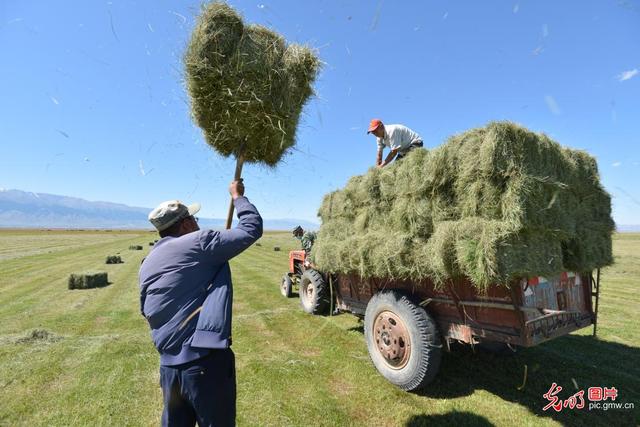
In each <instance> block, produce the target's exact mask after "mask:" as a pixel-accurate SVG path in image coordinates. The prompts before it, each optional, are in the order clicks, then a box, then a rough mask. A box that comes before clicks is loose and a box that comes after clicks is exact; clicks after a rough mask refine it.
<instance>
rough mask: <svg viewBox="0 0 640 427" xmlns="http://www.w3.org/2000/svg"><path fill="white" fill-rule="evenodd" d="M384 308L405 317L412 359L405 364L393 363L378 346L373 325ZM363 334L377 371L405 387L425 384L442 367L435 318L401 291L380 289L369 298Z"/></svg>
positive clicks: (440, 346) (440, 348)
mask: <svg viewBox="0 0 640 427" xmlns="http://www.w3.org/2000/svg"><path fill="white" fill-rule="evenodd" d="M383 311H390V312H392V313H394V314H395V315H396V316H397V317H399V318H400V319H401V320H402V322H403V323H404V325H405V328H406V330H407V332H408V335H409V338H410V340H411V347H410V348H411V350H410V353H409V359H408V360H407V362H406V365H405V366H404V367H402V368H393V367H391V366H390V365H389V364H388V363H387V362H386V361H385V359H384V357H383V355H382V354H380V351H379V350H378V347H377V344H376V341H375V337H374V330H373V325H374V322H375V320H376V318H377V317H378V315H379V314H380V313H382V312H383ZM364 336H365V339H366V341H367V349H368V350H369V357H371V361H372V362H373V364H374V365H375V367H376V369H377V370H378V372H380V373H381V374H382V376H383V377H385V378H386V379H387V380H388V381H389V382H391V383H392V384H395V385H396V386H398V387H399V388H401V389H402V390H406V391H414V390H419V389H421V388H423V387H424V386H426V385H427V384H429V383H430V382H431V381H433V379H434V378H435V376H436V374H437V373H438V370H439V369H440V359H441V357H442V343H441V339H440V334H439V332H438V327H437V325H436V322H435V321H434V320H433V318H431V316H429V314H428V313H427V312H426V311H425V309H424V308H423V307H421V306H419V305H417V304H415V303H414V302H413V301H412V300H411V299H410V298H409V297H408V296H407V295H406V294H404V293H402V292H398V291H393V290H387V291H381V292H378V293H377V294H375V295H374V296H373V297H372V298H371V300H369V303H368V304H367V310H366V312H365V315H364Z"/></svg>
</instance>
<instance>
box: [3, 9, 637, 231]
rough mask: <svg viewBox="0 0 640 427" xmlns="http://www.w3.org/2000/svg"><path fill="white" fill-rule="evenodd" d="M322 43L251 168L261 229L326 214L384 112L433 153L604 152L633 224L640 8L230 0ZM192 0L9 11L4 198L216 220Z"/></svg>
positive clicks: (216, 191) (293, 36) (223, 202)
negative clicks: (535, 139) (317, 65)
mask: <svg viewBox="0 0 640 427" xmlns="http://www.w3.org/2000/svg"><path fill="white" fill-rule="evenodd" d="M231 4H232V5H233V6H234V7H236V8H237V9H238V10H239V11H240V12H241V13H242V14H243V16H244V18H245V21H247V22H251V23H260V24H263V25H266V26H268V27H270V28H273V29H275V30H276V31H278V32H280V33H281V34H283V35H284V36H285V38H286V39H287V40H289V41H292V42H299V43H308V44H310V45H312V46H314V47H316V48H317V49H318V50H319V53H320V56H321V58H322V60H323V61H324V62H325V66H324V69H323V71H322V73H321V75H320V77H319V79H318V82H317V85H316V91H317V93H318V96H317V97H316V98H315V99H313V100H312V101H311V102H310V103H309V104H308V106H307V108H306V109H305V112H304V117H303V118H302V122H301V124H300V126H299V129H298V144H297V150H296V151H294V152H293V154H291V155H290V156H288V157H287V158H286V159H285V160H284V161H283V162H282V164H280V165H279V166H278V167H277V168H276V169H275V170H269V169H265V168H263V167H260V166H247V167H245V173H244V177H245V181H246V187H247V195H248V196H249V198H250V199H251V200H252V201H253V202H254V203H255V204H256V205H257V206H258V208H259V209H260V210H261V212H262V213H263V215H264V216H265V217H267V218H283V217H296V218H301V219H307V220H314V221H317V218H316V212H317V209H318V207H319V205H320V202H321V200H322V196H323V195H324V194H325V193H327V192H328V191H330V190H334V189H336V188H339V187H341V186H343V185H344V184H345V182H346V181H347V179H348V178H349V177H350V176H352V175H355V174H360V173H363V172H365V171H366V169H367V168H368V167H369V166H370V165H372V164H373V162H374V160H375V143H374V139H373V137H371V136H367V135H365V130H366V127H367V123H368V121H369V120H370V119H371V118H373V117H379V118H381V119H382V120H383V121H385V122H387V123H403V124H405V125H407V126H409V127H411V128H412V129H414V130H415V131H417V132H418V133H420V134H421V135H422V136H423V138H424V140H425V143H426V146H427V147H434V146H437V145H439V144H441V143H442V142H443V141H444V140H445V139H446V137H447V136H449V135H451V134H454V133H457V132H461V131H464V130H466V129H469V128H471V127H475V126H479V125H483V124H484V123H486V122H487V121H490V120H499V119H500V120H501V119H508V120H513V121H516V122H519V123H521V124H523V125H525V126H527V127H528V128H530V129H533V130H536V131H544V132H546V133H547V134H549V135H550V136H552V137H553V138H554V139H556V140H557V141H558V142H560V143H561V144H563V145H567V146H570V147H575V148H581V149H585V150H587V151H589V152H590V153H592V154H593V155H595V156H596V157H597V159H598V162H599V166H600V172H601V177H602V180H603V182H604V185H605V186H606V188H607V189H608V190H609V192H610V193H611V194H612V195H613V200H614V218H615V219H616V221H617V222H618V223H620V224H640V188H639V186H638V183H639V182H640V49H639V48H640V2H638V1H632V0H621V1H616V0H612V1H562V2H558V1H518V0H512V1H483V2H479V1H457V2H444V1H428V2H427V1H412V2H409V1H403V2H399V1H396V2H393V1H390V0H386V1H380V0H376V1H366V2H365V1H346V0H343V1H338V0H328V1H266V0H264V1H263V0H258V1H232V2H231ZM199 7H200V2H197V1H175V0H174V1H160V0H145V1H124V0H122V1H120V0H112V1H80V0H77V1H61V2H52V1H44V0H41V1H35V0H34V1H18V0H5V1H2V2H0V50H1V51H2V53H3V61H2V66H1V67H0V117H1V119H0V187H3V188H16V189H23V190H27V191H35V192H47V193H54V194H63V195H69V196H77V197H82V198H86V199H89V200H106V201H113V202H121V203H126V204H130V205H135V206H149V207H152V206H155V205H156V204H157V203H159V202H160V201H162V200H166V199H171V198H179V199H183V200H185V201H200V202H201V203H202V204H203V216H207V217H224V216H225V214H226V208H227V204H228V195H227V185H228V182H229V181H230V180H231V177H232V175H233V169H234V162H233V160H229V159H222V158H220V157H219V156H217V155H216V154H215V153H214V152H213V151H212V150H211V149H209V148H208V147H207V146H206V144H205V143H204V141H203V139H202V137H201V134H200V131H199V129H198V128H197V127H196V126H195V125H194V124H193V122H192V120H191V118H190V116H189V106H188V97H187V94H186V92H185V89H184V85H183V81H182V73H183V67H182V62H181V59H182V53H183V51H184V47H185V45H186V42H187V40H188V38H189V35H190V31H191V28H192V27H193V24H194V18H195V16H196V15H197V13H198V11H199Z"/></svg>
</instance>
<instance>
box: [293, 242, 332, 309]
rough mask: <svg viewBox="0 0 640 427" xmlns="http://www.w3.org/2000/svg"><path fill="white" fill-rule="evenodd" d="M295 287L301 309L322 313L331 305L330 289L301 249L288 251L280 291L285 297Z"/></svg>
mask: <svg viewBox="0 0 640 427" xmlns="http://www.w3.org/2000/svg"><path fill="white" fill-rule="evenodd" d="M295 289H297V290H298V294H299V296H300V304H301V305H302V309H303V310H304V311H306V312H307V313H309V314H324V313H326V312H327V311H328V310H329V308H330V305H331V290H330V289H329V285H328V284H327V282H326V280H325V278H324V276H323V275H322V274H321V273H320V272H318V271H317V270H315V269H314V268H313V266H312V265H311V264H310V263H308V262H306V253H305V251H303V250H300V251H291V252H289V272H288V273H286V274H285V275H284V276H283V277H282V284H281V285H280V293H282V295H283V296H284V297H286V298H291V297H292V296H293V291H294V290H295Z"/></svg>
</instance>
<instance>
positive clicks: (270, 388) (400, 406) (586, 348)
mask: <svg viewBox="0 0 640 427" xmlns="http://www.w3.org/2000/svg"><path fill="white" fill-rule="evenodd" d="M155 238H156V237H155V235H154V234H151V233H147V232H129V233H105V232H84V233H70V232H56V231H50V232H45V231H40V232H27V231H16V230H12V231H1V232H0V244H1V245H2V246H1V247H0V254H7V255H8V254H10V256H4V257H1V256H0V272H1V273H0V319H2V322H0V395H1V396H2V398H1V399H0V425H11V426H13V425H157V424H158V423H159V419H160V411H161V393H160V389H159V386H158V356H157V353H156V351H155V349H154V347H153V345H152V344H151V341H150V338H149V333H148V328H147V324H146V322H145V320H144V319H143V318H142V317H141V316H140V314H139V308H138V301H139V300H138V287H137V270H138V266H139V264H140V261H141V260H142V257H143V256H144V255H145V254H146V253H147V252H148V249H149V247H148V246H147V242H148V241H150V240H153V239H155ZM261 243H262V246H259V247H258V246H254V247H252V248H250V249H249V250H248V251H247V252H245V253H244V254H242V255H241V256H240V257H238V258H237V259H235V260H234V261H233V262H232V270H233V280H234V291H235V301H234V323H233V335H234V337H233V338H234V346H233V347H234V351H235V353H236V357H237V369H238V373H237V374H238V424H239V425H247V426H254V425H274V426H280V425H300V426H308V425H313V426H319V425H327V426H329V425H331V426H334V425H367V426H370V425H381V426H382V425H384V426H390V425H427V424H429V425H456V426H460V425H492V424H495V425H514V424H518V425H558V424H564V425H636V424H637V423H638V421H639V419H638V412H639V409H638V407H639V405H640V380H639V379H638V378H639V376H640V367H639V366H638V361H640V335H639V331H638V328H637V324H638V320H640V319H639V317H640V316H639V313H640V310H639V309H638V304H639V303H640V297H638V295H637V292H638V289H640V235H639V234H619V235H616V236H615V241H614V251H615V255H616V261H617V262H616V264H615V265H614V266H613V267H611V268H608V269H606V270H605V271H603V273H602V283H603V286H602V294H601V299H600V319H599V324H598V338H592V337H591V336H590V335H591V329H585V330H582V331H579V332H578V333H575V334H572V335H570V336H567V337H563V338H560V339H556V340H554V341H551V342H549V343H545V344H542V345H540V346H538V347H535V348H531V349H525V350H521V351H519V352H517V353H516V354H515V355H512V356H507V357H504V356H497V355H493V354H488V353H482V352H478V351H476V352H474V351H473V350H472V349H471V348H468V347H462V346H461V347H457V348H454V351H452V352H451V353H447V354H446V355H445V357H444V358H443V364H442V368H441V371H440V374H439V375H438V377H437V379H436V381H435V382H434V383H432V384H431V386H430V387H429V388H428V390H426V391H424V392H422V393H420V394H410V393H405V392H402V391H400V390H398V389H397V388H395V387H394V386H392V385H391V384H389V383H388V382H386V380H384V379H383V378H382V377H381V376H380V375H379V374H378V373H377V371H376V370H375V368H374V367H373V365H372V364H371V363H370V361H369V358H368V354H367V350H366V345H365V342H364V337H363V334H362V328H361V325H360V323H359V322H358V320H357V319H356V318H355V317H353V316H350V315H340V316H333V317H313V316H308V315H306V314H304V313H302V311H301V310H300V309H299V303H298V300H297V299H289V300H286V299H284V298H282V297H281V296H280V294H279V290H278V284H279V280H280V278H281V276H282V274H283V273H284V272H285V271H286V269H287V251H288V250H289V249H293V248H295V247H296V246H297V242H296V241H295V240H293V239H291V238H290V237H289V235H288V234H285V233H267V234H266V235H265V236H264V237H263V238H262V239H261ZM132 244H141V245H143V246H144V250H143V251H130V250H128V249H127V248H128V247H129V245H132ZM6 245H10V247H7V246H6ZM273 246H280V247H281V248H282V251H280V252H274V251H273ZM12 248H13V249H12ZM43 248H44V249H43ZM118 252H119V253H120V255H121V256H122V257H123V260H124V261H125V263H124V264H115V265H105V264H104V259H105V257H106V255H110V254H116V253H118ZM89 269H100V270H103V271H107V272H108V273H109V281H110V282H111V284H110V285H109V286H107V287H104V288H100V289H91V290H74V291H70V290H67V287H66V280H67V277H68V275H69V273H71V272H75V271H82V270H89ZM36 329H37V330H45V331H47V332H48V334H46V333H40V334H35V335H32V332H33V331H34V330H36ZM525 366H527V371H528V375H527V382H526V385H525V387H524V389H523V390H519V389H518V387H519V386H520V385H521V384H522V382H523V378H524V369H525ZM552 382H556V383H558V384H560V385H561V386H562V387H563V388H564V390H563V391H562V392H561V393H560V397H565V398H566V397H568V396H569V395H570V394H572V393H573V392H575V391H576V386H577V387H578V388H579V389H585V390H586V388H587V387H589V386H615V387H616V388H617V389H618V391H619V397H618V400H617V401H618V402H620V401H622V402H633V403H635V405H636V409H635V410H613V409H611V410H609V411H588V410H587V409H584V410H582V411H578V410H569V409H565V410H563V411H562V412H560V413H555V412H543V411H542V407H543V406H544V405H545V404H546V403H547V401H546V400H545V399H544V398H543V397H542V395H543V394H544V393H546V392H547V391H548V389H549V387H550V386H551V383H552ZM574 383H575V385H574Z"/></svg>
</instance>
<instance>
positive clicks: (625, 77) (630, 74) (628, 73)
mask: <svg viewBox="0 0 640 427" xmlns="http://www.w3.org/2000/svg"><path fill="white" fill-rule="evenodd" d="M636 74H638V69H637V68H634V69H633V70H629V71H623V72H621V73H620V74H618V75H617V76H616V78H617V79H618V81H621V82H623V81H625V80H629V79H630V78H631V77H633V76H635V75H636Z"/></svg>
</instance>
